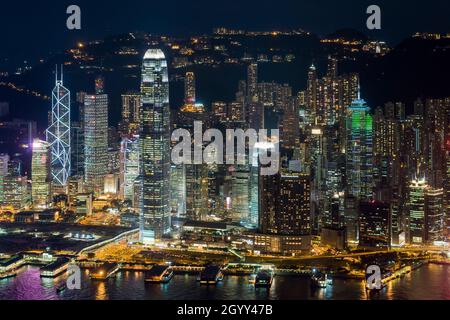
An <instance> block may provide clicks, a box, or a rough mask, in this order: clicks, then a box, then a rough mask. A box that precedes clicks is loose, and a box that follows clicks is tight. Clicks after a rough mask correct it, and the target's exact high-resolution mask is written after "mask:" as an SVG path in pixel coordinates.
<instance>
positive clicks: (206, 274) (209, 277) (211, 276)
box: [200, 266, 223, 285]
mask: <svg viewBox="0 0 450 320" xmlns="http://www.w3.org/2000/svg"><path fill="white" fill-rule="evenodd" d="M222 280H223V273H222V269H221V268H220V267H219V266H207V267H206V268H205V270H204V271H203V272H202V273H201V274H200V283H201V284H206V285H216V284H217V283H218V282H220V281H222Z"/></svg>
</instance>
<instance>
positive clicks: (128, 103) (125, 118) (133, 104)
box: [120, 93, 141, 135]
mask: <svg viewBox="0 0 450 320" xmlns="http://www.w3.org/2000/svg"><path fill="white" fill-rule="evenodd" d="M140 110H141V95H140V93H127V94H123V95H122V121H121V123H120V131H121V133H122V135H136V134H138V132H139V124H140Z"/></svg>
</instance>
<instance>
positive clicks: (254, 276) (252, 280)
mask: <svg viewBox="0 0 450 320" xmlns="http://www.w3.org/2000/svg"><path fill="white" fill-rule="evenodd" d="M248 283H249V284H255V283H256V274H252V275H250V277H248Z"/></svg>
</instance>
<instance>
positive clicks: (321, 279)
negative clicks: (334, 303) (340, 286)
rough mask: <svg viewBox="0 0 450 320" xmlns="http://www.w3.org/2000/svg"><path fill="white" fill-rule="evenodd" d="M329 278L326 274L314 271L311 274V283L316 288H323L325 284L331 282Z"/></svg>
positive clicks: (327, 284)
mask: <svg viewBox="0 0 450 320" xmlns="http://www.w3.org/2000/svg"><path fill="white" fill-rule="evenodd" d="M332 281H333V280H331V279H330V278H328V275H327V274H324V273H320V272H316V273H314V274H313V275H312V276H311V285H312V286H314V287H316V288H321V289H325V288H326V287H327V286H329V285H331V284H332Z"/></svg>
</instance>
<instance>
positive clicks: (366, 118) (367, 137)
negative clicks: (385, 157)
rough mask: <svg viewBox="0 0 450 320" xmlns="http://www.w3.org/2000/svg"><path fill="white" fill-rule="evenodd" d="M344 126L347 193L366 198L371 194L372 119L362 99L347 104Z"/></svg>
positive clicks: (370, 196) (361, 198) (362, 198)
mask: <svg viewBox="0 0 450 320" xmlns="http://www.w3.org/2000/svg"><path fill="white" fill-rule="evenodd" d="M346 128H347V148H346V177H347V194H348V195H352V196H354V197H356V198H358V199H360V200H368V199H370V198H372V195H373V190H372V188H373V145H372V135H373V121H372V115H371V114H370V108H369V107H368V106H367V104H366V102H365V101H364V100H362V99H357V100H355V101H353V103H352V105H351V106H349V108H348V111H347V119H346Z"/></svg>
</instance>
